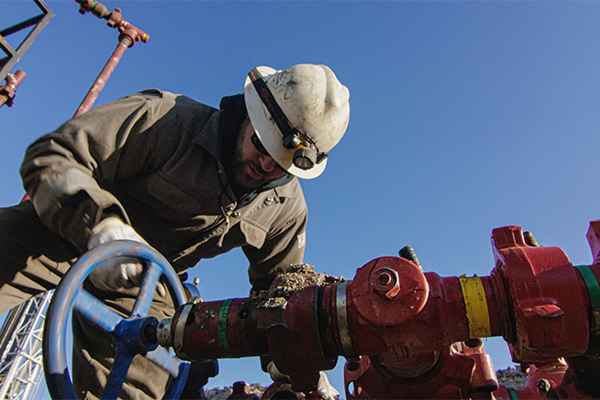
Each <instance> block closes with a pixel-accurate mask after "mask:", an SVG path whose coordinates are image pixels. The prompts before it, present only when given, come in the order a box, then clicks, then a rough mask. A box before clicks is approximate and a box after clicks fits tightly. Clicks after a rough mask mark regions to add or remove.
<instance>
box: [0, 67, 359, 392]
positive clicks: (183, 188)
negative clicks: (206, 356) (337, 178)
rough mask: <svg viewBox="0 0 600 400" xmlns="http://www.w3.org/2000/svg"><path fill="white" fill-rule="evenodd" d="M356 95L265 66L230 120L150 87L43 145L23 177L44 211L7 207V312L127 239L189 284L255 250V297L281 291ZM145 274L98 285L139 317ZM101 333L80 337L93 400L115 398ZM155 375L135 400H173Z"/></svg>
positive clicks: (131, 381) (0, 290) (96, 274)
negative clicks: (280, 279) (105, 394)
mask: <svg viewBox="0 0 600 400" xmlns="http://www.w3.org/2000/svg"><path fill="white" fill-rule="evenodd" d="M348 98H349V93H348V90H347V88H346V87H345V86H343V85H342V84H340V82H339V81H338V80H337V78H336V76H335V75H334V73H333V72H332V71H331V70H330V69H329V68H328V67H326V66H323V65H311V64H300V65H295V66H292V67H290V68H288V69H285V70H283V71H276V70H274V69H272V68H268V67H258V68H255V69H254V70H252V71H251V72H250V73H249V75H248V77H247V78H246V82H245V89H244V94H243V95H241V94H240V95H236V96H231V97H225V98H223V99H222V101H221V107H220V110H216V109H214V108H211V107H209V106H206V105H203V104H200V103H198V102H196V101H194V100H192V99H190V98H188V97H185V96H182V95H175V94H172V93H168V92H164V91H159V90H147V91H144V92H141V93H138V94H134V95H131V96H127V97H125V98H123V99H120V100H117V101H115V102H113V103H109V104H106V105H103V106H100V107H98V108H96V109H93V110H91V111H88V112H87V113H85V114H83V115H81V116H78V117H75V118H73V119H72V120H70V121H68V122H66V123H65V124H63V125H62V126H61V127H60V128H58V129H57V130H56V131H55V132H52V133H50V134H47V135H45V136H43V137H42V138H40V139H38V140H37V141H36V142H34V143H33V144H32V145H31V146H30V147H29V149H28V150H27V153H26V155H25V160H24V162H23V165H22V168H21V175H22V178H23V182H24V186H25V189H26V191H27V194H28V195H29V197H30V199H31V201H25V202H23V203H21V204H20V205H18V206H15V207H10V208H5V209H1V210H0V252H1V253H0V254H1V255H0V312H1V313H3V312H5V311H7V310H8V309H10V308H12V307H14V306H16V305H18V304H19V303H21V302H23V301H25V300H27V299H28V298H29V297H30V296H33V295H36V294H37V293H40V292H41V291H44V290H49V289H52V288H54V287H55V286H56V285H57V283H58V282H59V280H60V278H61V277H62V275H63V274H64V273H65V272H66V271H67V270H68V268H69V267H70V266H71V265H72V263H73V262H74V261H75V260H76V259H77V257H79V256H80V255H81V254H82V253H84V252H85V251H87V250H88V249H92V248H93V247H95V246H97V245H99V244H102V243H106V242H109V241H112V240H122V239H128V240H135V241H140V242H146V243H148V244H149V245H150V246H152V247H153V248H155V249H156V250H157V251H159V252H160V253H161V254H163V255H164V256H165V257H166V258H167V259H168V260H169V261H170V262H171V264H172V265H173V267H174V268H175V270H176V271H177V272H178V273H179V274H181V275H183V274H185V271H186V269H188V268H190V267H193V266H195V265H196V264H197V263H198V261H200V260H201V259H202V258H210V257H214V256H216V255H218V254H222V253H225V252H227V251H229V250H231V249H233V248H236V247H241V248H242V249H243V251H244V253H245V255H246V256H247V258H248V260H249V262H250V267H249V270H248V273H249V278H250V282H251V284H252V287H253V290H262V289H266V288H268V286H269V284H270V282H271V281H272V280H273V279H274V278H275V277H276V276H277V275H279V274H281V273H283V272H285V271H286V269H287V267H288V266H289V265H291V264H295V263H300V262H302V260H303V256H304V245H305V241H306V234H305V228H306V219H307V208H306V204H305V201H304V196H303V194H302V190H301V188H300V184H299V182H298V180H297V178H296V177H300V178H307V179H310V178H314V177H316V176H318V175H319V174H321V172H322V171H323V169H324V168H325V165H326V163H327V156H328V154H329V151H330V150H331V149H332V148H333V147H334V146H335V145H336V144H337V143H338V142H339V140H340V139H341V138H342V136H343V134H344V132H345V130H346V127H347V124H348V119H349V104H348ZM142 277H143V266H142V265H141V264H140V263H139V262H136V260H135V259H118V260H115V261H114V262H112V263H110V262H109V263H103V264H101V265H100V266H99V267H98V268H96V269H95V270H94V271H93V272H92V273H91V274H90V277H89V280H90V282H91V283H92V284H93V285H94V286H95V288H96V289H97V290H98V291H99V292H100V293H105V294H106V299H108V300H107V301H106V302H107V304H109V305H110V306H112V307H114V308H115V309H117V310H125V309H127V308H128V307H130V306H132V304H133V303H132V301H133V300H132V299H134V296H135V294H132V293H133V292H132V291H134V290H135V287H136V286H138V285H139V284H140V282H141V278H142ZM158 292H159V293H158V294H157V295H156V296H155V301H154V304H153V307H152V311H151V315H153V316H155V317H157V318H159V320H160V319H162V318H166V317H169V316H170V313H172V307H173V306H172V301H171V299H170V298H169V296H168V294H167V293H165V292H164V291H160V290H159V291H158ZM74 325H75V323H74ZM93 329H94V328H93V327H89V326H85V325H82V326H79V325H77V327H75V328H74V338H75V350H76V351H75V352H74V353H76V354H74V360H75V361H74V363H75V364H77V365H76V367H74V368H73V369H74V373H79V374H81V375H82V376H86V379H85V384H84V385H85V386H86V387H81V385H79V387H77V389H78V391H79V393H80V394H81V396H92V397H93V396H99V394H101V392H99V390H101V387H102V383H103V382H104V380H105V379H106V376H105V375H106V374H107V373H108V370H109V368H110V362H111V357H112V355H111V353H110V351H107V350H106V347H110V344H109V342H108V341H106V339H102V338H101V337H100V336H98V337H97V335H96V334H95V333H94V332H92V331H93ZM103 340H104V341H103ZM99 343H101V344H102V345H98V344H99ZM144 361H146V360H144ZM147 364H148V362H146V364H142V363H140V364H139V365H137V362H135V361H134V363H133V364H132V367H131V368H130V372H129V374H128V383H127V385H126V386H125V387H124V390H125V393H126V396H131V397H132V398H134V397H135V398H138V397H139V398H143V397H144V396H149V397H155V398H156V397H158V398H160V397H162V392H161V390H162V389H163V388H164V379H166V378H164V377H162V376H161V373H160V372H158V371H154V370H153V369H152V367H149V366H148V365H147ZM136 368H137V370H136ZM88 373H91V374H92V376H93V377H94V383H92V382H90V381H89V380H88V378H87V377H88V376H90V375H87V374H88ZM159 376H161V377H160V378H159ZM163 378H164V379H163ZM76 386H78V385H77V383H76ZM161 386H162V387H161Z"/></svg>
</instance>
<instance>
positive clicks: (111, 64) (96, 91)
mask: <svg viewBox="0 0 600 400" xmlns="http://www.w3.org/2000/svg"><path fill="white" fill-rule="evenodd" d="M132 44H133V41H132V40H131V38H130V37H129V36H126V35H122V37H121V42H120V43H119V45H118V46H117V48H116V49H115V51H114V53H113V54H112V56H111V57H110V59H109V60H108V61H107V63H106V65H105V66H104V68H103V69H102V71H101V72H100V75H98V77H97V78H96V80H95V81H94V84H93V85H92V87H91V88H90V90H89V91H88V93H87V95H86V96H85V98H84V99H83V101H82V102H81V104H80V105H79V108H78V109H77V112H76V113H75V115H74V116H75V117H76V116H78V115H81V114H83V113H85V112H87V111H89V110H90V108H92V106H93V105H94V102H95V101H96V99H97V98H98V96H99V95H100V92H101V91H102V89H103V88H104V85H105V84H106V81H107V80H108V78H110V75H111V74H112V73H113V71H114V70H115V67H116V66H117V64H118V63H119V61H121V57H123V53H125V50H127V48H128V47H130V46H131V45H132Z"/></svg>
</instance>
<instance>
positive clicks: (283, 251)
mask: <svg viewBox="0 0 600 400" xmlns="http://www.w3.org/2000/svg"><path fill="white" fill-rule="evenodd" d="M306 220H307V210H306V206H304V207H303V209H301V211H300V213H299V214H298V215H296V216H295V217H293V218H291V219H289V220H288V221H287V222H286V223H285V224H284V225H283V226H281V227H278V228H277V229H275V230H273V231H272V232H269V233H268V235H267V238H266V240H265V242H264V244H263V245H262V246H261V248H260V249H257V248H255V247H252V246H245V247H244V248H243V250H244V253H245V254H246V257H247V258H248V261H250V267H249V268H248V276H249V278H250V284H251V285H252V290H253V291H260V290H267V289H268V288H269V286H270V285H271V282H272V281H273V279H275V277H277V276H278V275H281V274H283V273H285V272H286V271H287V269H288V268H289V266H290V265H292V264H299V263H302V261H303V259H304V250H305V243H306Z"/></svg>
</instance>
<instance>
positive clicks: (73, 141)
mask: <svg viewBox="0 0 600 400" xmlns="http://www.w3.org/2000/svg"><path fill="white" fill-rule="evenodd" d="M220 114H221V111H218V110H216V109H214V108H212V107H209V106H206V105H203V104H200V103H198V102H196V101H194V100H192V99H190V98H188V97H185V96H182V95H176V94H172V93H169V92H165V91H159V90H156V89H152V90H147V91H144V92H142V93H138V94H133V95H130V96H127V97H125V98H123V99H120V100H117V101H115V102H112V103H109V104H106V105H103V106H100V107H97V108H95V109H92V110H90V111H88V112H87V113H85V114H83V115H81V116H78V117H75V118H73V119H72V120H70V121H68V122H66V123H65V124H63V125H62V126H61V127H60V128H58V129H57V130H56V131H55V132H52V133H49V134H47V135H45V136H43V137H41V138H40V139H38V140H37V141H36V142H34V143H33V144H32V145H31V146H30V147H29V148H28V150H27V152H26V155H25V160H24V162H23V165H22V167H21V176H22V178H23V182H24V186H25V189H26V191H27V193H28V195H29V196H30V197H31V199H32V201H33V204H34V206H35V209H36V211H37V213H38V215H39V216H40V218H41V220H42V221H43V222H44V224H46V225H47V226H48V227H49V228H50V229H52V230H53V231H54V232H56V233H58V234H59V235H61V236H63V237H64V238H66V239H67V240H69V241H70V242H71V243H73V244H74V245H75V246H76V247H77V248H79V249H80V250H81V251H82V252H84V251H85V250H86V248H87V247H86V244H87V241H88V239H89V237H90V235H91V230H92V229H93V227H94V226H95V225H96V224H97V223H98V222H99V221H100V219H101V218H102V214H103V213H106V212H111V213H117V214H120V215H121V216H122V217H123V218H124V219H125V220H126V221H127V222H128V223H130V224H131V225H132V226H133V228H134V229H135V230H136V231H137V232H138V233H139V234H140V235H141V236H142V237H143V238H144V239H146V241H148V243H149V244H150V245H151V246H153V247H154V248H155V249H157V250H158V251H159V252H160V253H162V254H163V255H164V256H165V257H166V258H167V259H168V260H169V261H171V262H172V264H173V266H174V267H175V269H176V270H177V271H178V272H182V271H184V270H185V269H187V268H189V267H193V266H194V265H196V263H197V262H198V261H199V260H200V259H202V258H210V257H214V256H216V255H218V254H222V253H224V252H227V251H229V250H231V249H233V248H235V247H242V249H243V251H244V253H245V254H246V256H247V258H248V260H249V262H250V268H249V276H250V281H251V283H252V284H253V285H256V284H259V286H260V285H263V286H264V284H265V283H266V282H270V280H272V278H274V277H275V276H276V275H277V274H279V273H282V272H283V271H285V270H286V268H287V267H288V266H289V265H290V264H293V263H299V262H302V259H303V257H304V243H305V228H306V218H307V208H306V203H305V200H304V196H303V194H302V189H301V187H300V184H299V182H298V180H297V178H294V179H292V180H291V181H290V182H289V183H287V184H285V185H283V186H280V187H276V188H273V189H267V190H265V191H263V192H261V193H259V194H258V195H257V196H256V197H255V198H254V199H253V200H252V201H251V202H250V203H248V204H245V205H241V206H238V205H237V203H236V201H235V196H234V194H233V191H232V189H231V186H230V184H229V180H228V177H227V176H226V174H225V172H224V168H223V165H222V163H221V161H220V154H221V144H220V141H219V137H218V135H219V116H220Z"/></svg>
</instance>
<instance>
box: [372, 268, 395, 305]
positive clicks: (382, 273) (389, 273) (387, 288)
mask: <svg viewBox="0 0 600 400" xmlns="http://www.w3.org/2000/svg"><path fill="white" fill-rule="evenodd" d="M371 287H372V288H373V290H374V291H376V292H378V293H381V294H382V295H384V296H385V297H386V298H388V299H393V298H394V297H396V295H397V294H398V293H399V292H400V277H399V276H398V272H397V271H395V270H393V269H391V268H381V269H378V270H376V271H375V272H374V273H373V274H372V275H371Z"/></svg>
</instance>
